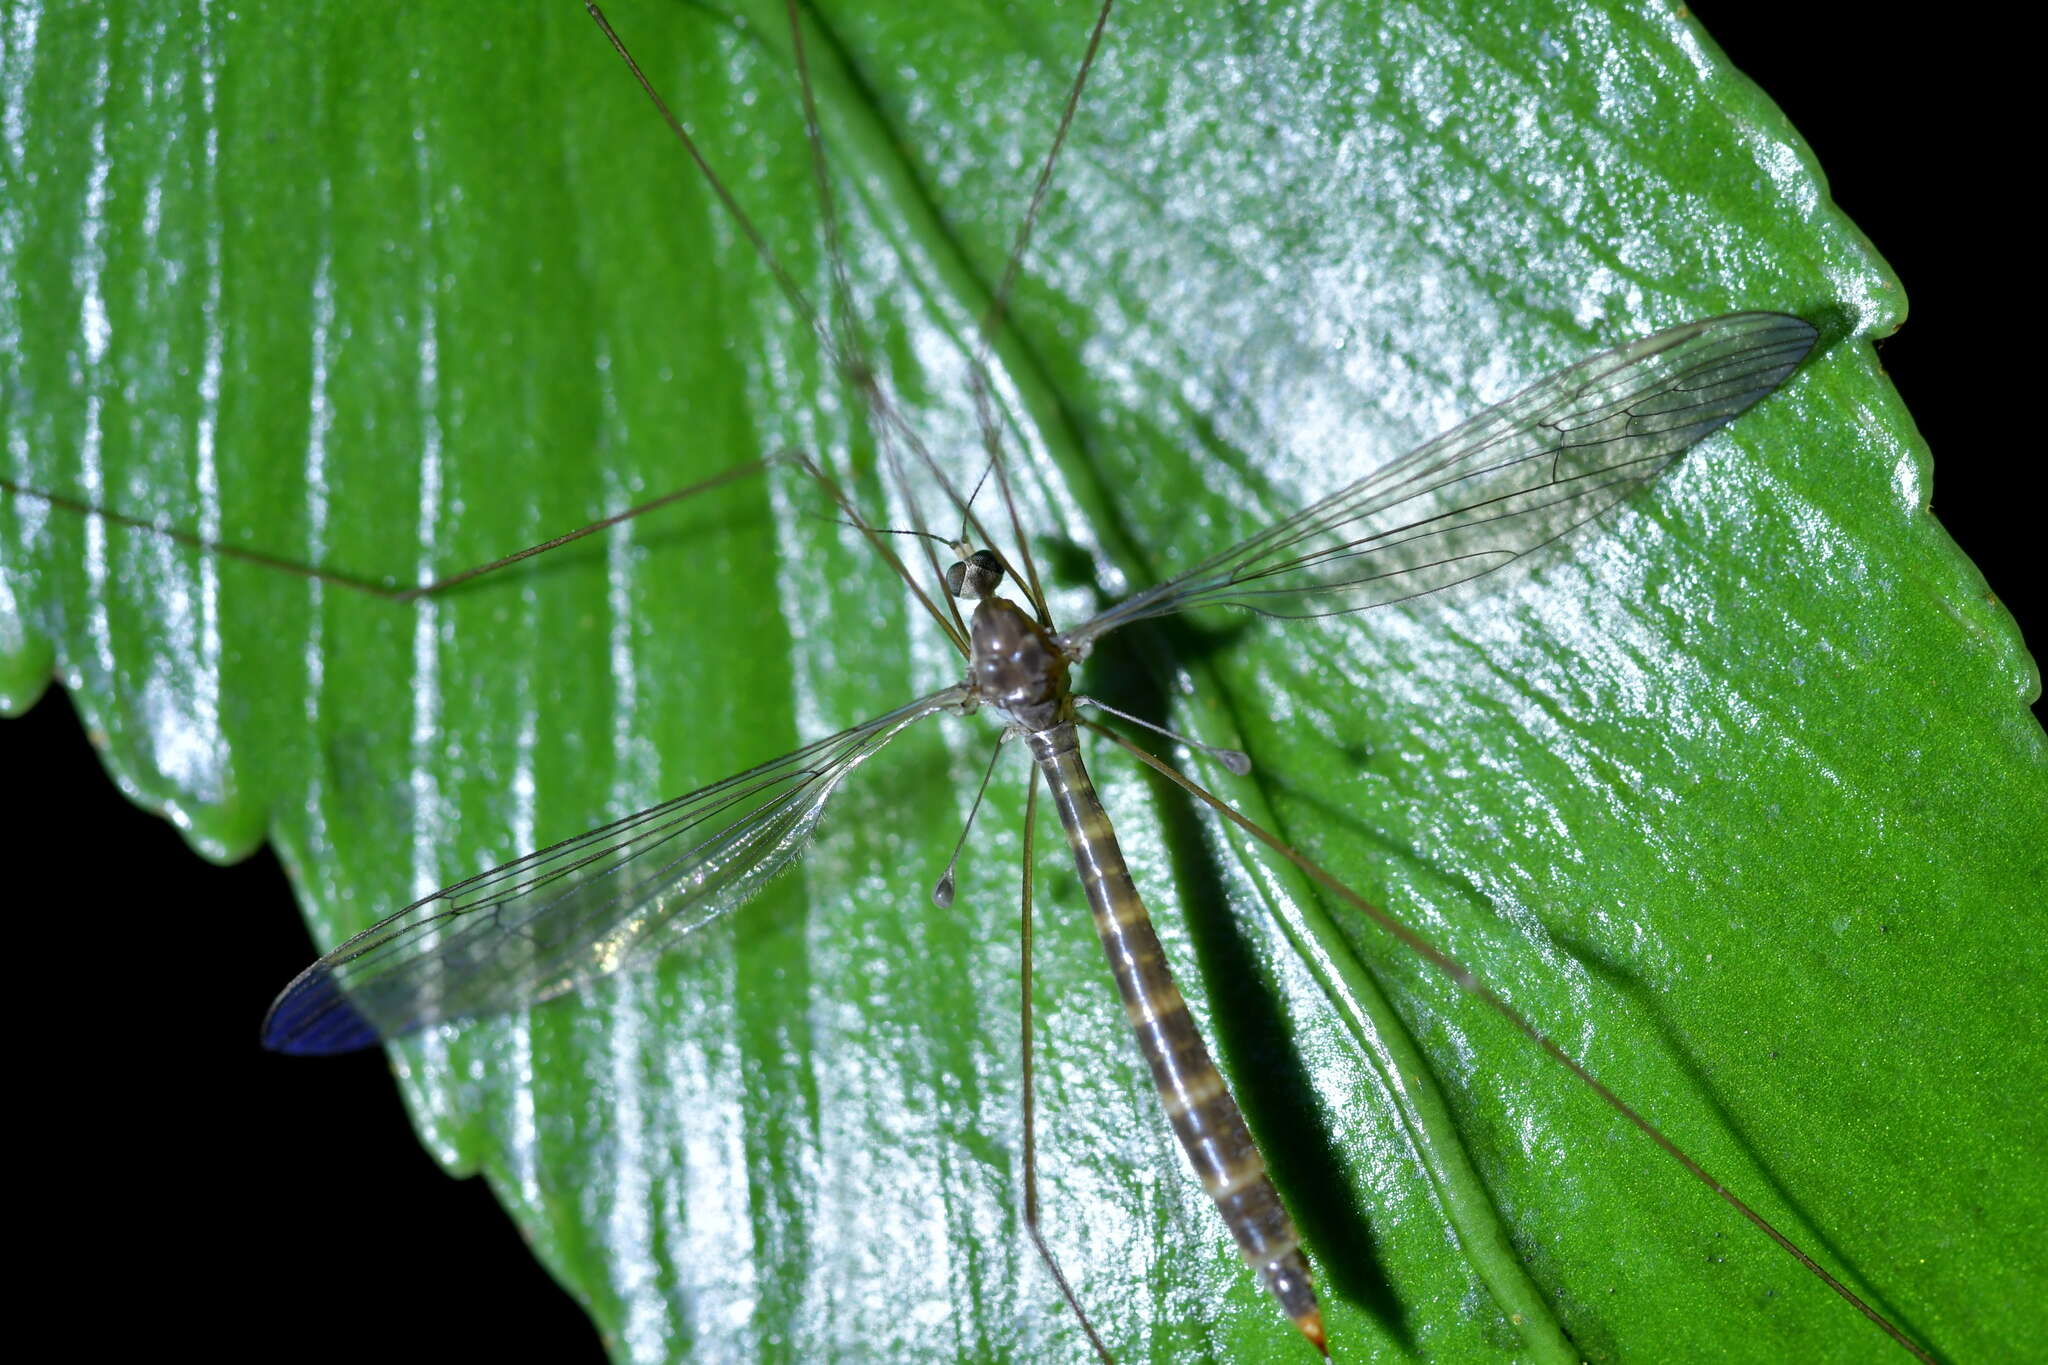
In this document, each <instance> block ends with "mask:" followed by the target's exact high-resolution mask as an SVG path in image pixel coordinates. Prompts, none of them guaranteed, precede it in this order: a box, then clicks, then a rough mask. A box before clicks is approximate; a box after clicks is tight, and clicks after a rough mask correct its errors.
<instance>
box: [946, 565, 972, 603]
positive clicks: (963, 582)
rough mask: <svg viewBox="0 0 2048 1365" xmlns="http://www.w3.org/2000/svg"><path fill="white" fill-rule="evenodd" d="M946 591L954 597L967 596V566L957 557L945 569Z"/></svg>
mask: <svg viewBox="0 0 2048 1365" xmlns="http://www.w3.org/2000/svg"><path fill="white" fill-rule="evenodd" d="M946 591H947V592H949V593H951V594H953V596H955V597H965V596H967V566H966V565H965V564H962V563H961V562H960V561H959V560H957V559H956V560H954V561H953V567H952V568H950V569H948V570H946Z"/></svg>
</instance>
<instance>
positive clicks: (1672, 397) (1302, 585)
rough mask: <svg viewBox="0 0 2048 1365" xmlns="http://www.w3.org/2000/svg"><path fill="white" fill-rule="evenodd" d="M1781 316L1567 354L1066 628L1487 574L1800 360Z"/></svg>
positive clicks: (1809, 330) (1652, 472)
mask: <svg viewBox="0 0 2048 1365" xmlns="http://www.w3.org/2000/svg"><path fill="white" fill-rule="evenodd" d="M1818 335H1819V333H1818V332H1816V331H1815V330H1814V328H1813V327H1812V326H1811V325H1810V324H1809V323H1807V322H1805V321H1803V320H1801V319H1799V318H1795V317H1789V316H1786V315H1785V314H1782V313H1730V314H1727V315H1726V316H1723V317H1718V318H1707V319H1705V320H1704V321H1700V322H1692V323H1687V324H1685V325H1684V326H1682V327H1673V328H1670V329H1668V330H1666V331H1662V332H1658V333H1657V334H1655V335H1654V336H1648V337H1644V338H1643V339H1642V340H1640V341H1635V342H1631V343H1630V344H1628V345H1626V346H1622V347H1619V348H1618V349H1615V350H1612V351H1607V352H1605V353H1603V354H1601V355H1597V356H1594V357H1593V358H1591V359H1590V360H1582V361H1580V362H1579V363H1578V364H1576V365H1573V366H1571V367H1570V368H1568V369H1563V370H1559V371H1558V372H1557V373H1556V374H1553V375H1551V376H1550V377H1549V378H1547V379H1544V380H1541V381H1539V382H1538V383H1536V384H1535V385H1533V386H1531V387H1530V388H1528V389H1526V390H1524V391H1523V392H1521V393H1519V394H1517V395H1515V396H1514V397H1513V398H1510V399H1508V400H1507V401H1506V402H1504V403H1501V404H1499V405H1498V406H1496V407H1492V408H1489V409H1487V410H1486V411H1485V412H1482V413H1480V414H1479V415H1478V416H1477V417H1474V418H1473V419H1472V420H1471V421H1469V422H1466V423H1465V424H1464V425H1462V426H1460V427H1457V428H1455V429H1453V430H1451V431H1449V432H1446V433H1445V434H1444V435H1442V436H1439V437H1437V438H1436V439H1435V440H1433V441H1430V442H1428V443H1427V444H1425V445H1422V446H1418V447H1417V448H1416V449H1414V450H1412V451H1410V452H1409V453H1408V454H1406V455H1404V456H1402V457H1401V458H1400V459H1398V460H1395V461H1394V462H1393V463H1391V464H1389V465H1387V466H1385V467H1384V468H1382V469H1379V470H1376V471H1375V472H1373V473H1371V474H1369V475H1367V476H1366V477H1365V478H1363V479H1360V480H1359V481H1358V482H1357V483H1354V484H1352V485H1350V486H1349V487H1347V488H1343V489H1340V490H1338V491H1337V492H1335V493H1333V494H1331V495H1330V496H1329V497H1327V498H1324V499H1323V500H1322V501H1321V502H1318V503H1315V504H1314V505H1312V506H1309V507H1305V508H1303V509H1302V510H1301V511H1299V512H1296V513H1295V514H1294V515H1292V516H1290V517H1288V518H1286V519H1285V520H1283V521H1279V522H1276V523H1274V524H1273V525H1272V526H1269V527H1267V528H1266V529H1265V530H1263V531H1261V532H1259V533H1258V534H1257V535H1255V536H1252V537H1251V538H1250V539H1249V540H1246V541H1244V542H1243V543H1241V544H1239V545H1236V546H1234V547H1232V548H1231V549H1228V550H1225V551H1223V552H1222V553H1221V554H1218V555H1214V556H1211V557H1210V558H1208V559H1205V560H1203V561H1202V562H1201V563H1200V564H1198V565H1196V566H1195V567H1194V568H1192V569H1190V570H1188V571H1187V572H1186V573H1183V574H1181V575H1180V576H1179V577H1177V578H1174V579H1172V580H1170V581H1169V582H1166V583H1162V584H1160V585H1159V586H1158V587H1156V588H1152V589H1150V590H1148V591H1146V592H1142V593H1139V594H1138V595H1137V596H1135V597H1131V598H1128V599H1126V600H1125V601H1123V602H1121V603H1119V604H1117V605H1116V606H1114V607H1111V608H1110V609H1109V610H1108V611H1106V612H1104V613H1103V614H1102V615H1100V616H1098V617H1096V618H1095V619H1094V620H1092V621H1089V622H1087V623H1086V624H1084V625H1081V626H1079V627H1077V628H1075V629H1074V630H1072V631H1069V632H1067V634H1066V635H1065V636H1064V637H1063V638H1064V639H1065V641H1066V642H1067V643H1069V644H1073V645H1079V646H1084V647H1085V646H1086V645H1087V644H1088V643H1089V642H1090V641H1092V640H1094V639H1095V638H1096V637H1098V636H1100V635H1102V634H1104V633H1105V632H1107V631H1110V630H1113V629H1115V628H1116V627H1118V626H1121V625H1125V624H1127V623H1129V622H1132V621H1139V620H1143V619H1145V618H1146V617H1151V616H1164V615H1167V614H1169V613H1172V612H1177V611H1185V610H1186V609H1188V608H1190V607H1196V606H1210V605H1217V604H1229V605H1235V606H1241V607H1250V608H1251V609H1253V610H1254V611H1259V612H1264V613H1266V614H1267V615H1269V616H1332V615H1337V614H1339V613H1342V612H1352V611H1363V610H1365V609H1366V608H1367V607H1377V606H1383V605H1385V604H1387V603H1389V602H1400V601H1405V600H1407V599H1408V598H1411V597H1419V596H1422V595H1423V594H1425V593H1431V592H1437V591H1439V590H1441V589H1444V588H1448V587H1451V586H1453V585H1455V584H1458V583H1464V582H1467V581H1469V580H1471V579H1474V578H1478V577H1480V576H1481V575H1483V574H1488V573H1492V572H1493V571H1494V570H1495V569H1498V568H1501V567H1503V566H1504V565H1507V564H1510V563H1512V562H1514V561H1515V560H1516V559H1519V558H1520V557H1521V556H1523V555H1525V554H1527V553H1529V552H1530V551H1531V550H1534V549H1536V548H1538V547H1539V546H1542V545H1545V544H1548V543H1549V542H1550V541H1553V540H1555V539H1557V537H1559V536H1561V535H1563V534H1564V533H1565V532H1567V531H1569V530H1571V529H1572V528H1573V527H1575V526H1577V525H1579V524H1580V523H1581V522H1583V521H1586V520H1587V519H1588V518H1590V517H1594V516H1597V515H1598V514H1599V513H1600V512H1602V511H1604V510H1605V509H1606V508H1608V507H1611V506H1613V505H1614V503H1616V502H1617V501H1619V500H1620V499H1622V498H1624V497H1626V496H1628V494H1629V493H1630V492H1631V491H1633V490H1634V489H1636V488H1639V487H1641V486H1642V485H1643V484H1645V483H1647V482H1649V481H1650V480H1651V479H1653V478H1655V477H1656V476H1657V474H1658V472H1659V471H1661V470H1662V469H1663V468H1664V467H1665V466H1666V465H1668V464H1670V463H1671V462H1672V461H1673V460H1675V459H1677V458H1678V456H1679V455H1681V454H1683V453H1684V451H1685V449H1686V447H1688V446H1690V445H1692V444H1693V443H1694V442H1696V441H1698V440H1700V439H1701V438H1702V437H1704V436H1706V435H1707V434H1708V433H1710V432H1712V431H1714V430H1716V429H1717V428H1719V427H1720V426H1722V425H1723V424H1724V423H1726V422H1728V421H1731V420H1732V419H1733V418H1735V417H1736V416H1737V415H1738V414H1740V413H1741V412H1742V411H1743V410H1744V409H1746V408H1748V407H1749V406H1750V405H1751V404H1752V403H1755V402H1756V401H1757V400H1758V399H1760V398H1762V397H1764V396H1765V395H1766V394H1768V393H1770V392H1771V391H1772V390H1773V389H1775V388H1777V387H1778V385H1779V384H1781V383H1783V382H1784V381H1785V379H1786V378H1787V377H1788V376H1789V375H1791V373H1792V372H1793V371H1794V370H1796V369H1798V368H1799V363H1800V362H1801V361H1802V360H1804V359H1805V358H1806V354H1807V352H1808V351H1810V350H1811V349H1812V348H1813V343H1814V341H1815V339H1816V338H1817V337H1818Z"/></svg>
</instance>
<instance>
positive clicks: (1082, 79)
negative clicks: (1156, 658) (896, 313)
mask: <svg viewBox="0 0 2048 1365" xmlns="http://www.w3.org/2000/svg"><path fill="white" fill-rule="evenodd" d="M1115 7H1116V0H1102V7H1101V8H1100V9H1099V10H1097V11H1096V14H1095V27H1094V28H1093V29H1091V30H1089V33H1088V46H1087V49H1086V50H1085V51H1083V53H1082V54H1081V64H1080V66H1079V67H1077V68H1076V69H1075V71H1074V79H1073V81H1072V82H1071V83H1070V84H1069V85H1068V87H1067V99H1066V104H1065V105H1064V106H1063V107H1062V108H1061V110H1060V121H1059V126H1058V128H1056V129H1055V130H1054V131H1053V135H1052V146H1051V147H1049V148H1047V149H1046V153H1045V160H1044V161H1042V162H1041V163H1039V167H1038V178H1037V179H1036V180H1035V181H1033V182H1032V185H1031V199H1030V202H1029V203H1027V204H1026V205H1025V208H1024V217H1023V220H1022V221H1021V222H1019V223H1018V224H1017V235H1016V236H1015V237H1014V238H1013V239H1011V242H1010V254H1009V257H1008V259H1006V260H1005V261H1004V262H1003V274H1002V278H1001V279H1000V280H998V281H997V282H996V288H995V292H994V293H993V294H992V295H990V296H989V302H988V310H987V311H986V312H984V313H983V314H982V315H981V323H980V325H979V326H978V327H977V328H976V330H975V339H974V355H973V359H972V362H971V365H970V367H969V368H970V371H971V373H972V375H973V378H972V381H971V387H972V388H973V391H974V417H975V421H976V423H977V424H978V425H979V426H980V428H981V443H982V447H983V449H985V450H986V451H987V452H988V457H989V460H990V463H991V464H992V465H993V466H994V468H995V471H996V488H997V490H998V491H999V492H1000V493H1001V494H1002V499H1003V506H1004V508H1005V510H1006V511H1007V512H1008V513H1009V518H1010V530H1011V533H1012V534H1013V535H1014V536H1015V537H1016V541H1017V551H1018V554H1019V555H1021V556H1022V558H1023V560H1024V573H1025V583H1024V588H1025V591H1027V592H1028V593H1029V595H1030V597H1031V605H1032V608H1033V610H1034V611H1035V613H1036V614H1037V616H1038V622H1039V624H1040V625H1047V626H1049V625H1050V624H1051V620H1050V616H1049V613H1048V611H1047V609H1046V603H1045V592H1044V590H1043V589H1042V588H1041V587H1040V585H1039V581H1038V564H1037V562H1036V561H1035V560H1034V559H1033V558H1032V555H1031V542H1030V541H1029V540H1028V539H1027V538H1026V537H1025V535H1024V530H1023V526H1022V524H1021V523H1020V521H1019V519H1018V516H1017V504H1016V500H1015V498H1014V497H1013V496H1012V494H1011V491H1010V481H1009V478H1008V476H1007V474H1005V472H1004V470H1003V437H1002V428H1001V426H1000V425H999V424H998V423H997V422H996V417H995V408H994V403H993V400H992V399H991V397H990V394H989V388H988V353H989V347H990V346H991V345H992V344H993V342H994V338H995V332H996V329H997V328H998V327H1000V326H1002V321H1003V313H1004V311H1005V310H1006V309H1007V308H1008V307H1009V302H1010V293H1011V291H1012V290H1014V289H1015V288H1016V286H1017V275H1018V272H1019V271H1021V270H1022V269H1023V268H1024V256H1025V253H1027V252H1028V251H1029V250H1030V249H1031V234H1032V232H1033V230H1034V229H1035V228H1036V227H1037V226H1038V215H1039V211H1040V210H1041V209H1043V208H1044V207H1045V196H1046V193H1047V191H1048V190H1050V189H1051V187H1052V173H1053V168H1054V167H1055V166H1057V165H1058V164H1059V159H1060V152H1061V150H1062V149H1063V148H1065V147H1066V145H1067V133H1068V131H1069V130H1071V129H1072V128H1073V126H1074V115H1075V113H1076V112H1078V111H1079V109H1080V107H1081V92H1082V91H1083V90H1084V89H1086V88H1087V85H1088V75H1089V73H1090V72H1092V71H1093V70H1094V69H1095V57H1096V54H1097V53H1099V52H1100V51H1101V50H1102V35H1103V32H1104V30H1106V29H1107V28H1108V27H1109V14H1110V11H1111V10H1112V9H1114V8H1115Z"/></svg>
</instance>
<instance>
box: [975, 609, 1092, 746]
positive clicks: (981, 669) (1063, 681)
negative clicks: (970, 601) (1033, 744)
mask: <svg viewBox="0 0 2048 1365" xmlns="http://www.w3.org/2000/svg"><path fill="white" fill-rule="evenodd" d="M969 638H970V642H971V643H972V645H973V647H974V655H973V658H972V659H971V660H970V661H969V662H968V665H967V681H968V684H969V685H970V686H972V687H973V688H974V692H975V695H976V697H977V698H978V699H979V700H980V701H981V703H982V704H983V705H985V706H989V707H992V708H994V709H995V710H996V711H998V712H1000V713H1002V714H1003V715H1004V716H1006V717H1007V718H1009V719H1010V720H1012V721H1014V722H1015V723H1016V724H1017V725H1019V726H1021V727H1022V728H1023V729H1025V730H1027V731H1030V732H1032V733H1036V732H1038V731H1041V730H1047V729H1050V728H1051V727H1052V726H1054V725H1057V724H1059V723H1060V722H1061V721H1063V720H1067V719H1070V718H1071V712H1072V710H1073V703H1072V700H1071V698H1070V697H1069V695H1068V691H1067V668H1068V659H1067V656H1066V654H1065V652H1064V651H1062V650H1061V649H1060V647H1059V646H1058V645H1057V644H1055V643H1054V642H1053V639H1052V637H1051V636H1050V635H1048V634H1046V632H1045V630H1044V628H1043V627H1041V626H1040V625H1039V624H1038V623H1037V622H1036V621H1034V620H1032V619H1031V618H1030V617H1029V616H1027V615H1025V614H1024V613H1023V612H1022V611H1020V610H1019V609H1018V608H1017V606H1016V604H1015V603H1013V602H1011V601H1009V600H1008V599H1007V598H1002V597H986V598H983V599H982V602H981V605H980V606H978V607H976V608H975V609H974V622H973V625H972V626H971V627H970V631H969Z"/></svg>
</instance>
